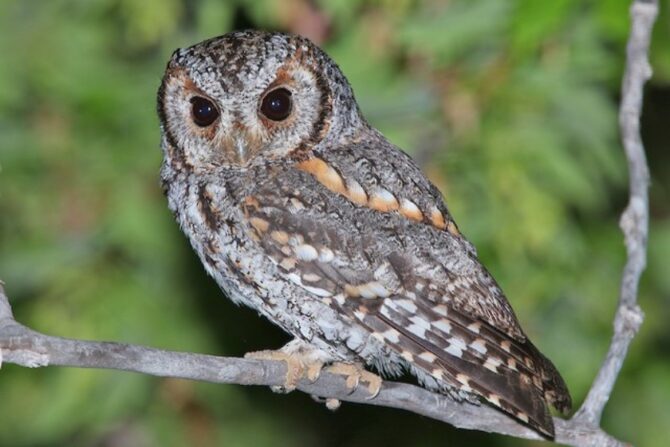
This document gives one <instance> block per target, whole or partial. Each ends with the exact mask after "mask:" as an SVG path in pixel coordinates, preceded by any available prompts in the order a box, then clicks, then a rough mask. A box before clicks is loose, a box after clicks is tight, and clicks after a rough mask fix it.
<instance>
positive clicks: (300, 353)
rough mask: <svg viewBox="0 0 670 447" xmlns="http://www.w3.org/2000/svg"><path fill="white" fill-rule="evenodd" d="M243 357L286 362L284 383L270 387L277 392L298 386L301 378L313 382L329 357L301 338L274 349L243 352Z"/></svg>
mask: <svg viewBox="0 0 670 447" xmlns="http://www.w3.org/2000/svg"><path fill="white" fill-rule="evenodd" d="M244 357H245V358H251V359H259V360H275V361H282V362H285V363H286V381H285V382H284V385H281V386H273V387H271V389H272V391H274V392H277V393H290V392H291V391H293V390H295V388H296V387H297V386H298V382H300V380H301V379H302V378H307V380H309V381H310V382H315V381H316V380H317V379H318V378H319V375H320V374H321V370H322V369H323V365H324V364H325V363H326V362H327V361H328V360H330V359H328V358H327V355H326V354H325V353H324V352H323V351H321V350H319V349H316V348H314V347H313V346H311V345H309V344H307V343H305V342H304V341H302V340H298V339H295V340H293V341H291V342H289V343H287V344H286V345H285V346H284V347H282V348H281V349H278V350H276V351H273V350H267V351H256V352H249V353H247V354H245V356H244Z"/></svg>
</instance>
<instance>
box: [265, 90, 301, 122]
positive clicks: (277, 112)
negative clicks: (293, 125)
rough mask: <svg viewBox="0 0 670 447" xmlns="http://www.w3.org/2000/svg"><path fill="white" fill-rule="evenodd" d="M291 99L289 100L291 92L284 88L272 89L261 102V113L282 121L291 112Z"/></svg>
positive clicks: (273, 119)
mask: <svg viewBox="0 0 670 447" xmlns="http://www.w3.org/2000/svg"><path fill="white" fill-rule="evenodd" d="M292 108H293V101H291V92H289V91H288V90H286V89H285V88H278V89H276V90H272V91H271V92H269V93H268V94H267V95H265V98H263V102H262V103H261V113H263V115H265V116H266V117H268V118H269V119H271V120H272V121H283V120H285V119H286V118H288V116H289V115H290V114H291V109H292Z"/></svg>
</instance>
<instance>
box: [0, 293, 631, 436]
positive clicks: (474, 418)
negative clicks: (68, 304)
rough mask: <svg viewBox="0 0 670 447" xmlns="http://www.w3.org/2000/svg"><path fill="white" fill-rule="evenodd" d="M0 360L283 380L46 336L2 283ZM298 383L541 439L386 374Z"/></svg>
mask: <svg viewBox="0 0 670 447" xmlns="http://www.w3.org/2000/svg"><path fill="white" fill-rule="evenodd" d="M0 354H1V355H0V361H2V360H3V356H4V361H5V362H8V363H15V364H17V365H21V366H26V367H29V368H36V367H43V366H74V367H79V368H102V369H118V370H122V371H132V372H138V373H142V374H150V375H153V376H159V377H176V378H182V379H191V380H201V381H206V382H213V383H234V384H239V385H265V386H281V385H283V384H284V383H285V379H286V372H287V369H286V364H285V363H284V362H281V361H271V360H256V359H241V358H231V357H216V356H212V355H204V354H192V353H185V352H173V351H164V350H161V349H153V348H148V347H144V346H137V345H129V344H122V343H110V342H94V341H84V340H71V339H67V338H60V337H51V336H48V335H44V334H41V333H39V332H35V331H33V330H31V329H29V328H27V327H25V326H23V325H21V324H19V323H17V322H16V321H15V320H14V318H13V316H12V313H11V308H10V306H9V302H8V300H7V297H6V296H5V292H4V289H3V288H2V286H1V285H0ZM297 389H298V390H300V391H303V392H305V393H308V394H311V395H315V396H319V397H322V398H334V399H338V400H341V401H347V402H356V403H363V404H370V405H378V406H383V407H392V408H399V409H403V410H407V411H411V412H414V413H417V414H421V415H424V416H428V417H431V418H433V419H437V420H440V421H443V422H447V423H449V424H451V425H453V426H455V427H459V428H465V429H475V430H482V431H488V432H494V433H503V434H507V435H511V436H516V437H521V438H528V439H544V438H542V437H541V436H540V435H538V434H537V433H536V432H535V431H533V430H531V429H529V428H528V427H526V426H524V425H523V424H520V423H519V422H517V421H516V420H515V419H513V418H511V417H509V416H507V415H506V414H504V413H502V412H500V411H498V410H495V409H494V408H492V407H489V406H486V405H482V406H479V405H475V404H471V403H468V402H459V401H455V400H453V399H452V398H450V397H448V396H445V395H441V394H437V393H433V392H430V391H428V390H426V389H424V388H421V387H418V386H414V385H409V384H404V383H397V382H388V381H385V382H384V383H383V385H382V388H381V390H380V392H379V394H377V396H375V397H371V396H370V394H369V392H368V391H367V389H366V388H365V387H359V388H357V389H356V390H354V391H353V392H350V390H349V389H348V388H347V386H346V383H345V379H344V377H343V376H341V375H337V374H332V373H329V372H328V371H327V370H324V372H323V373H322V374H321V375H320V377H319V378H318V379H317V380H316V381H315V382H310V381H309V380H307V379H302V380H301V381H300V382H299V383H298V386H297ZM554 423H555V424H556V441H558V442H562V443H564V444H568V445H575V446H578V445H585V444H588V443H595V444H597V445H603V446H605V445H607V446H622V445H623V444H621V443H619V442H618V441H616V440H615V439H613V438H612V437H610V436H609V435H607V434H606V433H604V432H602V431H601V430H600V429H598V428H597V427H591V426H584V425H582V424H580V423H579V422H573V421H565V420H563V419H558V418H555V419H554Z"/></svg>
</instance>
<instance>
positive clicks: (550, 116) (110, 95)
mask: <svg viewBox="0 0 670 447" xmlns="http://www.w3.org/2000/svg"><path fill="white" fill-rule="evenodd" d="M661 3H662V4H663V5H662V6H663V11H662V15H661V17H660V19H659V22H658V23H657V28H656V31H655V37H654V43H653V48H652V64H653V65H654V68H655V77H654V79H653V81H652V83H651V84H650V86H649V87H648V89H647V93H648V94H647V99H646V108H645V119H644V123H643V131H644V134H645V139H646V143H647V148H648V151H649V159H650V164H651V169H652V177H653V185H652V223H651V226H652V227H651V236H650V241H649V244H650V247H649V248H650V252H649V257H650V259H649V267H648V270H647V272H646V274H645V276H644V279H643V283H642V294H641V297H640V301H641V304H642V306H643V308H644V310H645V311H646V314H647V319H646V321H645V324H644V326H643V328H642V331H641V332H640V334H639V336H638V338H637V339H636V340H635V342H634V343H633V345H632V348H631V352H630V355H629V358H628V360H627V362H626V364H625V366H624V370H623V372H622V375H621V377H620V380H619V382H618V384H617V387H616V389H615V392H614V395H613V397H612V401H611V403H610V405H608V407H607V409H606V412H605V417H604V421H603V424H604V427H605V429H607V430H608V431H610V432H611V433H613V434H614V435H616V436H619V437H621V438H623V439H627V440H630V441H632V442H634V443H635V444H637V445H647V446H662V445H667V440H668V439H670V433H669V432H668V429H667V421H668V420H670V406H669V405H668V403H667V402H668V398H669V397H670V363H669V362H668V347H669V346H670V333H669V332H668V330H667V326H666V325H667V321H670V279H669V278H670V275H668V267H667V263H668V252H670V200H669V198H670V181H669V178H670V155H669V154H670V151H668V144H669V143H668V142H669V141H670V133H669V131H668V126H667V118H666V117H667V116H668V114H669V113H670V39H669V37H670V25H669V23H670V17H669V16H668V9H669V8H668V7H669V6H670V3H669V2H667V1H662V2H661ZM627 9H628V2H625V1H621V0H601V1H586V2H585V1H581V0H555V1H551V2H538V1H534V0H509V1H499V0H477V1H466V0H452V1H437V0H433V1H430V0H426V1H416V0H367V1H364V0H354V1H350V0H346V1H345V0H333V1H325V0H324V1H320V2H317V3H314V2H309V1H306V0H287V1H280V0H260V1H252V0H247V1H245V0H237V1H227V2H226V1H219V0H199V1H192V2H191V1H185V0H144V1H134V0H98V1H84V0H71V1H65V0H52V1H46V0H44V1H38V0H25V1H19V0H3V1H1V2H0V55H1V56H0V85H2V86H3V88H2V89H0V277H1V278H2V279H3V280H4V281H5V282H6V283H7V286H6V288H7V291H8V294H9V295H10V298H11V299H12V300H13V306H14V309H15V313H16V316H17V318H18V319H19V320H20V321H22V322H24V323H26V324H28V325H30V326H32V327H34V328H36V329H38V330H41V331H44V332H47V333H51V334H57V335H62V336H69V337H77V338H90V339H109V340H117V341H125V342H132V343H140V344H148V345H153V346H158V347H164V348H169V349H178V350H188V351H194V352H208V353H217V354H225V355H241V354H242V353H244V352H246V351H250V350H256V349H262V348H270V347H278V346H280V345H281V344H282V343H283V342H284V341H286V339H287V337H286V336H285V335H283V334H282V333H281V332H279V331H278V330H277V329H275V328H274V327H271V326H270V324H269V323H268V322H266V321H263V320H261V319H259V318H258V317H257V316H256V315H254V313H253V312H252V311H250V310H247V309H238V308H236V307H235V306H234V305H232V304H231V303H229V302H228V301H227V300H226V299H224V297H223V296H222V295H221V293H220V292H219V291H218V289H217V288H216V286H215V285H214V284H213V281H212V280H211V279H209V278H206V276H205V274H204V273H203V271H202V268H201V267H200V265H199V263H198V261H197V259H196V257H195V255H194V254H193V253H192V252H191V250H190V248H189V247H188V246H187V243H186V242H185V240H184V238H183V237H182V235H181V234H180V233H179V231H178V229H177V226H176V224H175V223H174V221H173V219H172V217H171V216H170V214H169V212H168V211H167V208H166V203H165V200H164V198H163V197H162V194H161V191H160V188H159V186H158V168H159V164H160V158H161V155H160V151H159V149H158V140H159V134H158V122H157V118H156V114H155V95H156V89H157V87H158V84H159V81H160V77H161V76H162V72H163V68H164V64H165V62H166V61H167V59H168V57H169V55H170V54H171V51H172V50H174V49H175V48H177V47H180V46H188V45H191V44H193V43H195V42H197V41H200V40H202V39H204V38H207V37H211V36H213V35H218V34H222V33H224V32H226V31H229V30H232V29H236V28H245V27H258V28H266V29H279V30H288V31H294V32H301V33H305V34H307V35H309V36H311V37H313V38H314V39H315V40H317V41H319V43H321V44H322V45H323V46H324V47H325V49H326V50H327V51H328V52H329V53H330V54H331V55H332V56H333V58H334V59H335V60H336V61H337V62H338V63H339V64H340V65H341V67H342V69H343V71H344V72H345V74H346V75H347V76H348V77H349V79H350V81H351V82H352V84H353V86H354V89H355V91H356V94H357V98H358V100H359V103H360V105H361V107H362V109H363V111H364V113H365V114H366V116H367V117H368V118H369V120H370V121H371V122H372V123H373V124H374V125H375V126H377V127H378V128H379V129H380V130H382V131H383V132H384V133H385V134H386V135H387V136H388V137H389V138H390V139H391V140H393V141H394V142H396V143H397V144H398V145H400V146H401V147H403V148H405V149H406V150H407V151H408V152H409V153H411V154H412V155H413V156H415V157H416V158H417V159H418V160H419V161H420V162H421V163H422V164H423V165H424V168H425V169H426V171H427V172H428V173H429V175H430V176H431V178H432V180H433V181H434V182H435V183H436V184H437V185H438V186H439V187H440V188H441V190H442V191H443V192H444V194H445V196H446V197H447V199H448V203H449V205H450V208H451V210H452V213H453V214H454V215H455V216H456V219H457V221H458V222H459V224H460V226H461V228H462V229H463V231H464V232H465V233H466V234H467V236H468V237H469V238H470V239H471V240H472V241H473V242H474V243H475V244H476V245H477V246H478V248H479V251H480V255H481V257H482V259H483V261H484V262H485V264H487V265H488V266H489V268H490V269H491V270H492V271H493V273H494V275H495V276H496V277H497V278H498V280H499V282H500V283H501V284H502V285H503V287H504V289H505V290H506V292H507V295H508V296H509V298H510V301H511V302H512V304H513V305H514V307H515V309H516V310H517V313H518V314H519V317H520V320H521V321H522V323H523V325H524V327H525V328H526V329H527V331H528V332H529V334H530V335H531V337H532V338H533V339H534V340H536V344H538V345H539V346H540V347H541V348H542V350H543V351H544V352H546V354H547V355H549V357H551V358H552V359H553V360H554V361H555V363H556V364H557V366H558V367H559V369H560V370H561V371H562V373H563V374H564V376H565V378H566V380H567V382H568V384H569V386H570V388H571V390H572V393H573V396H574V398H575V401H576V402H577V404H579V403H580V402H581V399H582V398H583V396H584V395H585V392H586V390H587V389H588V387H589V385H590V382H591V380H592V378H593V377H594V374H595V372H596V370H597V368H598V366H599V365H600V362H601V360H602V357H603V355H604V353H605V351H606V348H607V346H608V342H609V338H610V333H611V321H612V317H613V311H614V307H615V304H616V298H617V293H618V278H619V274H620V270H621V267H622V264H623V259H624V251H623V244H622V237H621V234H620V232H619V230H618V228H617V225H616V223H617V219H618V215H619V213H620V212H621V210H622V209H623V207H624V205H625V200H626V193H627V190H626V186H627V185H626V170H625V164H624V159H623V154H622V151H621V148H620V143H619V141H618V134H617V116H616V108H617V99H618V89H619V84H620V78H621V74H622V66H623V60H624V46H625V40H626V38H627V33H628V11H627ZM468 443H469V444H473V443H474V444H477V445H483V444H486V445H521V444H524V445H530V444H532V443H530V442H526V443H524V442H523V441H520V440H514V439H510V438H505V437H501V436H496V435H486V434H482V433H475V432H464V431H459V430H455V429H453V428H451V427H448V426H446V425H445V424H441V423H438V422H435V421H431V420H427V419H425V418H420V417H418V416H415V415H411V414H406V413H402V412H399V411H394V410H388V409H380V408H374V407H362V406H354V405H347V404H345V405H344V406H343V407H342V408H341V409H340V410H339V411H338V412H337V413H334V414H331V413H330V412H328V411H327V410H325V409H324V408H322V406H319V405H317V404H315V403H312V402H311V401H310V399H309V398H308V397H306V396H302V395H299V394H297V393H296V394H294V395H289V396H275V395H272V394H271V393H270V392H269V391H268V390H265V389H249V388H243V387H238V386H215V385H211V384H199V383H191V382H186V381H177V380H162V379H156V378H151V377H145V376H140V375H135V374H128V373H120V372H110V371H86V370H75V369H65V368H49V369H43V370H35V371H32V370H27V369H22V368H18V367H15V366H12V365H5V366H4V367H3V369H2V371H0V445H3V446H5V445H6V446H60V445H68V446H126V445H128V446H131V445H132V446H181V445H194V446H215V445H216V446H218V445H232V446H238V445H239V446H244V445H254V446H284V445H286V446H289V445H290V446H293V445H297V446H317V445H318V446H366V447H371V446H389V445H405V446H428V445H460V444H468Z"/></svg>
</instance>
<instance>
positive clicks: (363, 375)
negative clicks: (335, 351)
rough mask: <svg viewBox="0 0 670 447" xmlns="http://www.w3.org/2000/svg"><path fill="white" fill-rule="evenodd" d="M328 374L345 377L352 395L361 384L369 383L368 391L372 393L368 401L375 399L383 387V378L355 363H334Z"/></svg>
mask: <svg viewBox="0 0 670 447" xmlns="http://www.w3.org/2000/svg"><path fill="white" fill-rule="evenodd" d="M328 372H331V373H333V374H338V375H342V376H345V380H346V382H345V383H346V386H347V389H348V390H349V392H350V393H353V392H354V391H356V390H357V389H358V387H359V385H360V382H361V381H362V382H365V383H367V384H368V385H367V391H368V393H370V397H368V399H374V398H375V397H376V396H377V394H379V390H381V387H382V378H381V377H379V376H378V375H376V374H373V373H371V372H370V371H367V370H365V368H363V366H361V365H359V364H355V363H341V362H337V363H333V364H332V365H330V366H328Z"/></svg>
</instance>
